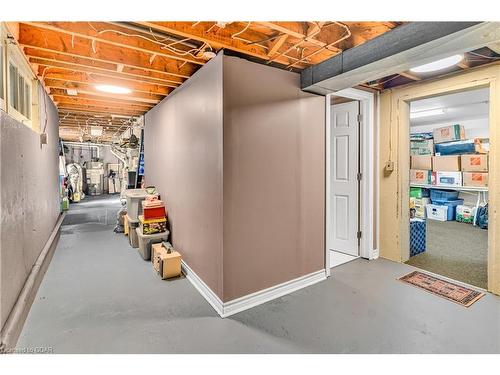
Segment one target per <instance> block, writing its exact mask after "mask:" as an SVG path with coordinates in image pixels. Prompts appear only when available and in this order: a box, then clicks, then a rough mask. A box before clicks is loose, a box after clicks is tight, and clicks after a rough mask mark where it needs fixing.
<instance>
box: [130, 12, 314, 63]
mask: <svg viewBox="0 0 500 375" xmlns="http://www.w3.org/2000/svg"><path fill="white" fill-rule="evenodd" d="M135 23H136V24H139V25H141V26H143V27H148V28H151V29H153V30H159V31H162V32H165V33H168V34H172V35H178V36H181V37H184V38H190V39H193V40H198V41H200V42H203V43H207V44H208V45H209V46H211V47H212V48H215V49H220V48H227V49H230V50H233V51H236V52H239V53H243V54H246V55H249V56H253V57H258V58H261V59H263V60H269V56H268V55H267V51H268V49H267V47H266V48H264V47H261V46H259V45H257V44H252V45H249V44H248V43H245V42H243V41H241V40H239V39H235V38H233V37H232V36H233V35H234V34H236V33H237V32H238V31H241V29H237V30H236V29H234V27H233V28H232V27H231V25H226V27H225V28H223V29H218V28H215V30H214V29H213V30H210V31H208V29H206V28H205V26H204V25H203V24H197V25H194V26H193V25H192V23H190V22H135ZM261 38H262V36H261ZM291 61H293V58H292V57H288V56H282V57H280V58H279V59H277V60H276V62H277V63H280V64H285V65H287V64H289V63H290V62H291ZM303 66H305V65H303ZM299 67H300V64H299Z"/></svg>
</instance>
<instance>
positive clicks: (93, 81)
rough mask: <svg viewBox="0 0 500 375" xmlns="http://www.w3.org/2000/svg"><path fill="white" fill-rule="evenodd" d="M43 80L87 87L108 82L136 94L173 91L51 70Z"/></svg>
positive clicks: (78, 73) (45, 73)
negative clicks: (79, 84)
mask: <svg viewBox="0 0 500 375" xmlns="http://www.w3.org/2000/svg"><path fill="white" fill-rule="evenodd" d="M43 78H44V79H47V80H55V81H64V82H72V83H84V84H87V85H94V86H95V85H98V84H101V83H102V82H106V83H107V84H110V85H116V86H121V87H125V88H128V89H130V90H132V91H134V92H142V93H147V94H157V95H163V96H166V95H168V94H169V93H170V91H172V90H171V89H169V88H168V87H165V86H158V85H150V84H147V83H132V82H124V81H122V80H119V79H114V78H112V79H111V78H104V79H103V78H101V77H98V76H93V75H91V74H90V75H89V74H86V73H80V72H56V71H51V70H45V71H44V73H43Z"/></svg>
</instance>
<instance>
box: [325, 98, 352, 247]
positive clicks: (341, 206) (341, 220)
mask: <svg viewBox="0 0 500 375" xmlns="http://www.w3.org/2000/svg"><path fill="white" fill-rule="evenodd" d="M331 109H332V110H331V122H330V126H331V153H330V158H331V160H330V168H331V170H330V176H331V177H330V178H331V184H330V187H331V191H330V199H331V202H330V207H331V210H330V215H331V217H330V223H331V228H330V236H331V237H330V244H331V247H332V248H331V250H334V251H339V252H342V253H344V254H349V255H352V256H358V255H359V245H358V236H357V234H358V228H359V226H358V216H359V211H358V206H359V184H358V169H359V163H358V159H359V121H358V120H359V116H358V115H359V102H357V101H353V102H348V103H343V104H337V105H333V106H332V108H331Z"/></svg>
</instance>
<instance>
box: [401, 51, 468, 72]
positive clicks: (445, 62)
mask: <svg viewBox="0 0 500 375" xmlns="http://www.w3.org/2000/svg"><path fill="white" fill-rule="evenodd" d="M463 58H464V56H463V55H453V56H450V57H446V58H444V59H441V60H437V61H433V62H431V63H429V64H424V65H420V66H416V67H414V68H411V69H410V71H412V72H413V73H426V72H434V71H437V70H442V69H446V68H449V67H450V66H453V65H456V64H458V63H459V62H460V61H462V59H463Z"/></svg>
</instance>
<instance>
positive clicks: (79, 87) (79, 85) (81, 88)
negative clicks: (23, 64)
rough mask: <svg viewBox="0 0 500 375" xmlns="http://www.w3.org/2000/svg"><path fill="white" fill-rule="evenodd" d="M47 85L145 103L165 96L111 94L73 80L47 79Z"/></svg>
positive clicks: (134, 93) (136, 93)
mask: <svg viewBox="0 0 500 375" xmlns="http://www.w3.org/2000/svg"><path fill="white" fill-rule="evenodd" d="M45 87H47V88H57V89H63V90H67V89H75V90H77V91H78V92H79V93H83V94H89V95H96V96H101V97H105V98H115V99H124V98H127V99H129V100H133V101H140V102H144V103H153V104H156V103H158V102H159V101H160V100H162V99H163V98H164V95H157V94H148V93H143V92H133V93H131V94H126V95H120V94H110V93H105V92H101V91H98V90H96V88H95V87H94V86H93V85H88V84H84V83H73V82H64V81H60V80H53V79H46V80H45Z"/></svg>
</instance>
